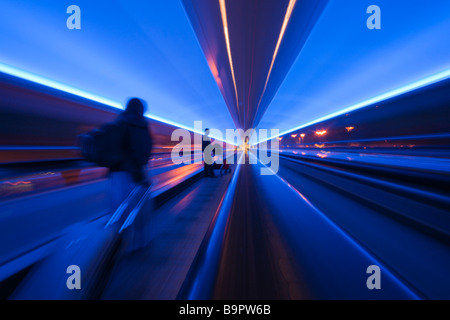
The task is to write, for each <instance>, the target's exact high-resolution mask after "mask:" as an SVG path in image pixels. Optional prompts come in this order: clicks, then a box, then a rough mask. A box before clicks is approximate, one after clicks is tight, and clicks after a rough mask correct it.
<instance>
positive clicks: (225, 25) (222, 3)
mask: <svg viewBox="0 0 450 320" xmlns="http://www.w3.org/2000/svg"><path fill="white" fill-rule="evenodd" d="M219 4H220V14H221V16H222V24H223V33H224V35H225V42H226V45H227V53H228V60H229V62H230V69H231V76H232V77H233V84H234V92H235V93H236V107H237V109H238V110H239V99H238V92H237V86H236V78H235V76H234V67H233V58H232V56H231V46H230V35H229V32H228V19H227V7H226V5H225V0H219Z"/></svg>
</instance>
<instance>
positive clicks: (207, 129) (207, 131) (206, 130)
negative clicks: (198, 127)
mask: <svg viewBox="0 0 450 320" xmlns="http://www.w3.org/2000/svg"><path fill="white" fill-rule="evenodd" d="M205 136H209V128H206V129H205Z"/></svg>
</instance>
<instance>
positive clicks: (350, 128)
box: [345, 127, 355, 132]
mask: <svg viewBox="0 0 450 320" xmlns="http://www.w3.org/2000/svg"><path fill="white" fill-rule="evenodd" d="M353 129H355V127H345V130H347V132H350V131H352V130H353Z"/></svg>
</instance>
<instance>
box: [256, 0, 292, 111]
mask: <svg viewBox="0 0 450 320" xmlns="http://www.w3.org/2000/svg"><path fill="white" fill-rule="evenodd" d="M296 2H297V0H290V1H289V5H288V7H287V10H286V15H285V16H284V20H283V25H282V26H281V31H280V35H279V36H278V41H277V45H276V46H275V51H274V53H273V56H272V63H271V64H270V68H269V72H268V74H267V78H266V83H265V84H264V89H263V91H262V92H263V93H262V95H261V98H260V99H259V102H258V107H259V105H260V104H261V101H262V98H263V96H264V93H265V92H266V89H267V85H268V83H269V78H270V75H271V74H272V69H273V66H274V64H275V60H276V58H277V55H278V51H279V49H280V45H281V42H282V40H283V37H284V33H285V32H286V28H287V26H288V24H289V20H290V19H291V15H292V11H294V7H295V3H296Z"/></svg>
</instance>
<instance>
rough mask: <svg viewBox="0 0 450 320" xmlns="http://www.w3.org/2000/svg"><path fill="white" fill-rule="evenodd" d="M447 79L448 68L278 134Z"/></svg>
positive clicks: (449, 72) (449, 77)
mask: <svg viewBox="0 0 450 320" xmlns="http://www.w3.org/2000/svg"><path fill="white" fill-rule="evenodd" d="M447 79H450V69H447V70H444V71H442V72H439V73H437V74H434V75H432V76H429V77H426V78H424V79H422V80H418V81H416V82H413V83H410V84H408V85H405V86H403V87H400V88H398V89H394V90H391V91H388V92H386V93H384V94H381V95H378V96H376V97H373V98H371V99H367V100H365V101H362V102H360V103H357V104H354V105H351V106H349V107H347V108H344V109H341V110H339V111H336V112H333V113H330V114H328V115H326V116H323V117H321V118H317V119H315V120H313V121H310V122H307V123H305V124H302V125H300V126H298V127H295V128H292V129H289V130H286V131H284V132H281V133H280V134H279V135H278V136H282V135H286V134H289V133H291V132H293V131H297V130H300V129H303V128H306V127H308V126H311V125H313V124H316V123H319V122H322V121H326V120H329V119H331V118H334V117H337V116H340V115H343V114H347V113H349V112H351V111H354V110H357V109H361V108H364V107H367V106H370V105H373V104H376V103H378V102H382V101H385V100H388V99H390V98H394V97H397V96H400V95H402V94H405V93H408V92H411V91H414V90H417V89H420V88H423V87H426V86H429V85H431V84H434V83H437V82H440V81H444V80H447ZM276 137H277V136H272V137H269V138H267V139H265V140H263V141H258V142H257V143H261V142H264V141H267V140H272V139H274V138H276Z"/></svg>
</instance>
